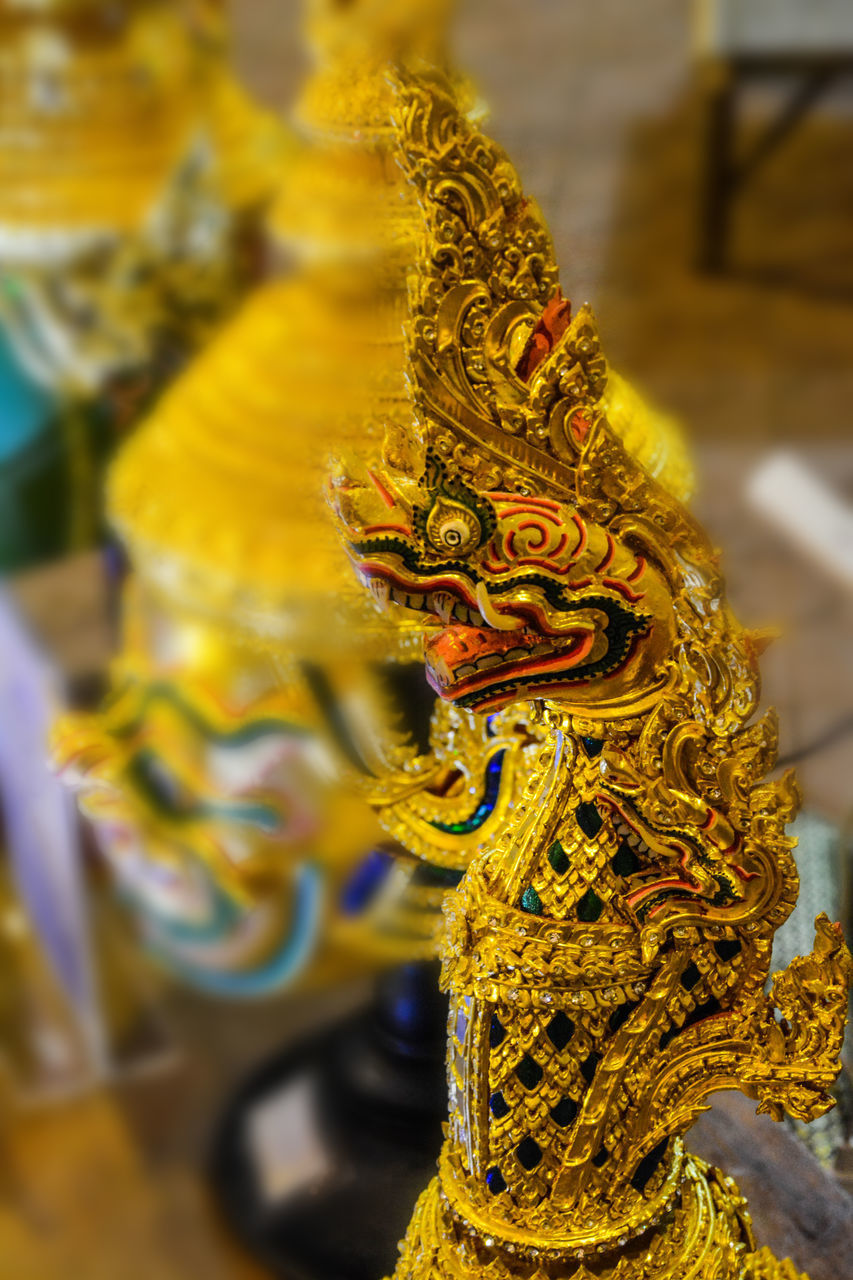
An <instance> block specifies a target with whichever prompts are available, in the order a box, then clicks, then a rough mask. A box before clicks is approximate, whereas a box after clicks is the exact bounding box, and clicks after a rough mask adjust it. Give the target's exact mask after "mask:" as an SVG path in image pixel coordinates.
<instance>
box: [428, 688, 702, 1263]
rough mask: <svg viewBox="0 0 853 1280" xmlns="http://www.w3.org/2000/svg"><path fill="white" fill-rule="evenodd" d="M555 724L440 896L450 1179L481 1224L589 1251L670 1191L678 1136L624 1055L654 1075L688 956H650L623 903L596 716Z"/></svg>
mask: <svg viewBox="0 0 853 1280" xmlns="http://www.w3.org/2000/svg"><path fill="white" fill-rule="evenodd" d="M548 718H549V720H550V724H551V732H550V734H549V735H548V738H547V740H546V742H545V744H544V746H543V749H542V752H541V755H540V759H539V764H538V767H537V769H536V771H535V773H534V775H533V777H532V779H531V783H530V785H529V787H528V790H527V793H526V795H525V796H524V798H523V800H522V802H521V803H520V804H519V805H518V807H517V809H516V812H515V814H514V815H513V818H512V822H511V827H510V829H509V830H508V831H507V832H506V833H505V835H504V838H503V840H502V841H501V843H500V845H499V846H498V849H497V850H496V851H493V852H492V853H490V855H489V856H488V857H482V858H480V859H477V860H475V862H474V864H473V865H472V867H471V869H470V871H469V873H468V875H467V877H466V881H465V882H464V883H463V885H462V887H461V889H460V891H459V893H458V894H457V895H455V897H454V899H452V900H451V902H450V903H449V905H448V908H447V916H448V940H449V945H448V948H447V956H446V960H445V970H444V976H445V982H446V984H447V985H448V986H449V988H450V991H451V997H452V998H451V1023H450V1036H449V1062H448V1070H449V1084H450V1127H449V1131H448V1139H447V1142H446V1144H445V1150H444V1155H443V1182H444V1186H445V1190H446V1191H447V1193H448V1196H449V1197H450V1199H451V1200H453V1199H454V1198H455V1199H456V1201H457V1202H458V1207H459V1209H460V1212H461V1213H462V1215H463V1217H464V1218H465V1219H466V1220H471V1221H473V1222H474V1224H475V1225H477V1224H480V1225H481V1226H482V1229H483V1230H488V1231H489V1234H494V1235H497V1236H500V1237H502V1238H504V1239H506V1240H507V1241H509V1242H515V1243H516V1244H517V1245H518V1246H519V1247H521V1245H522V1244H523V1241H524V1240H525V1239H527V1238H528V1237H529V1238H530V1239H536V1240H538V1241H540V1242H541V1241H542V1239H543V1237H544V1238H546V1239H551V1240H553V1242H554V1246H555V1247H564V1246H565V1243H566V1241H570V1242H572V1241H573V1242H575V1243H578V1242H580V1243H578V1247H582V1242H583V1240H584V1239H589V1240H590V1241H591V1240H596V1241H601V1240H602V1239H603V1238H606V1237H607V1235H608V1234H610V1235H612V1236H613V1238H614V1240H618V1239H619V1237H620V1236H624V1237H625V1238H628V1237H629V1236H632V1235H637V1234H641V1233H642V1231H644V1230H647V1229H649V1227H650V1224H651V1222H652V1220H653V1219H654V1218H655V1217H659V1216H660V1215H661V1214H662V1213H664V1212H665V1210H666V1206H667V1204H668V1203H669V1202H671V1200H672V1198H673V1197H674V1195H675V1188H676V1184H677V1182H678V1179H679V1177H680V1174H681V1164H682V1153H681V1144H680V1142H679V1141H678V1140H677V1137H676V1136H675V1135H674V1134H670V1133H669V1132H668V1130H667V1127H666V1123H665V1120H664V1121H663V1122H662V1123H658V1121H657V1118H655V1120H654V1123H653V1122H652V1117H651V1116H650V1115H649V1114H648V1112H647V1104H648V1101H649V1098H648V1095H647V1093H643V1091H642V1090H641V1091H640V1093H639V1094H638V1093H637V1091H636V1084H634V1083H631V1082H630V1081H629V1076H630V1075H631V1071H630V1070H629V1069H628V1063H629V1062H633V1063H635V1064H636V1065H635V1067H634V1068H633V1070H634V1071H640V1072H641V1073H642V1078H643V1080H644V1088H645V1087H646V1084H650V1083H651V1082H652V1080H653V1077H654V1072H653V1071H651V1070H649V1068H650V1066H651V1064H652V1063H653V1061H654V1059H655V1055H656V1054H657V1053H658V1052H659V1044H660V1040H661V1033H662V1032H663V1031H664V1030H665V1029H666V1027H667V1026H668V1023H667V1022H666V1021H663V1022H662V1021H661V1016H662V1010H663V1007H664V1005H665V1001H666V997H667V994H668V993H670V991H671V988H672V985H673V983H675V984H677V983H678V978H679V972H680V968H679V964H680V966H681V967H682V968H683V963H684V962H683V961H681V962H679V961H674V960H673V958H672V957H670V959H669V960H668V961H665V962H664V963H661V962H660V961H659V960H658V961H656V962H655V963H654V964H653V965H647V964H644V963H643V960H642V956H641V946H640V934H639V931H638V930H637V928H636V925H635V924H634V923H632V921H631V920H630V919H628V918H627V916H626V914H625V913H624V908H623V907H622V906H621V903H620V899H619V892H620V890H621V889H622V888H623V886H624V881H625V877H626V875H628V874H630V872H631V871H632V870H634V869H635V867H636V854H635V853H634V848H633V846H632V844H631V838H632V837H631V836H629V834H628V831H627V829H625V830H624V831H623V830H621V829H620V823H619V821H618V818H617V817H616V815H615V814H614V812H613V811H612V810H611V809H610V808H608V807H606V806H603V805H601V804H599V803H597V801H596V798H595V796H596V787H597V783H598V780H599V779H600V755H601V750H602V746H603V741H604V739H605V738H606V737H607V736H608V729H607V727H603V728H602V730H601V736H600V737H595V738H593V737H592V736H590V735H586V734H584V735H581V734H578V733H576V732H573V731H572V729H571V722H570V721H568V720H567V718H566V717H565V716H560V715H558V714H554V713H552V714H549V717H548ZM646 1072H648V1074H646ZM671 1139H672V1140H671Z"/></svg>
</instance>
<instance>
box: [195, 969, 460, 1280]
mask: <svg viewBox="0 0 853 1280" xmlns="http://www.w3.org/2000/svg"><path fill="white" fill-rule="evenodd" d="M446 1019H447V1003H446V999H445V998H444V997H443V996H442V995H441V994H440V992H439V990H438V966H437V965H435V964H419V965H406V966H404V967H403V968H401V969H398V970H395V971H393V972H392V973H390V974H388V975H386V976H385V977H383V978H382V979H381V980H380V983H379V989H378V992H377V997H376V1000H375V1002H374V1003H373V1004H372V1005H371V1006H369V1007H368V1008H367V1009H366V1010H364V1011H363V1012H361V1013H359V1014H358V1015H356V1016H355V1017H353V1018H351V1019H349V1020H348V1021H347V1022H346V1023H344V1024H343V1025H339V1026H337V1027H334V1028H333V1029H331V1030H330V1031H327V1032H325V1033H323V1034H321V1035H320V1036H318V1037H316V1038H314V1039H312V1040H311V1041H309V1042H306V1043H303V1044H300V1045H297V1046H296V1047H295V1048H292V1049H288V1050H287V1051H285V1052H283V1053H282V1054H281V1055H279V1056H277V1057H276V1058H274V1059H273V1060H272V1061H270V1062H267V1063H265V1064H264V1065H263V1066H262V1067H261V1068H260V1069H259V1070H257V1071H256V1072H255V1073H254V1074H253V1075H252V1076H250V1077H249V1079H248V1080H247V1081H246V1082H245V1083H244V1084H243V1086H242V1087H241V1088H240V1089H239V1091H238V1092H237V1094H236V1095H235V1096H234V1097H233V1098H232V1100H231V1102H230V1103H229V1105H228V1108H227V1110H226V1112H225V1114H224V1115H223V1117H222V1119H221V1121H220V1124H219V1126H218V1130H217V1133H216V1136H215V1140H214V1144H213V1153H212V1160H211V1175H212V1181H213V1185H214V1188H215V1192H216V1195H217V1198H218V1200H219V1203H220V1206H221V1208H222V1210H223V1212H224V1214H225V1217H226V1218H227V1220H228V1222H229V1224H230V1226H231V1227H232V1229H233V1230H234V1231H235V1232H236V1234H237V1235H238V1236H239V1237H240V1238H241V1239H242V1241H243V1242H244V1244H245V1245H246V1246H247V1247H248V1248H249V1250H250V1251H251V1252H252V1253H253V1254H254V1256H255V1257H257V1258H258V1259H259V1260H260V1261H261V1262H262V1263H263V1264H264V1265H266V1266H267V1267H268V1268H269V1269H270V1271H271V1272H272V1274H273V1275H275V1276H280V1277H282V1280H380V1278H381V1277H382V1276H383V1275H387V1274H389V1273H390V1272H391V1271H392V1270H393V1267H394V1264H395V1260H396V1254H397V1242H398V1240H399V1239H400V1237H401V1236H402V1235H403V1234H404V1232H405V1229H406V1226H407V1224H408V1221H409V1218H410V1216H411V1212H412V1207H413V1205H414V1203H415V1200H416V1199H417V1196H418V1195H419V1193H420V1192H421V1191H422V1190H423V1188H424V1187H425V1186H426V1184H427V1182H428V1181H429V1179H430V1178H431V1177H432V1175H433V1173H434V1171H435V1163H436V1159H437V1157H438V1152H439V1149H440V1146H441V1137H442V1133H441V1125H442V1122H443V1120H444V1118H445V1115H446V1110H447V1100H446V1086H445V1070H444V1055H445V1040H446ZM289 1089H290V1090H295V1091H298V1092H295V1093H294V1095H293V1096H294V1097H297V1096H298V1097H300V1098H301V1097H304V1096H310V1098H311V1104H310V1106H309V1107H307V1108H306V1109H305V1110H306V1111H309V1112H310V1115H309V1116H308V1117H307V1124H308V1128H309V1129H310V1131H311V1132H310V1134H309V1137H308V1141H307V1150H308V1153H309V1154H308V1155H304V1156H302V1157H301V1156H300V1151H299V1149H298V1148H299V1145H300V1141H301V1143H302V1148H303V1150H305V1134H304V1132H303V1134H302V1138H301V1139H300V1140H298V1141H297V1144H296V1146H297V1149H296V1150H294V1151H293V1153H292V1156H291V1157H287V1158H288V1159H292V1160H293V1161H294V1162H295V1166H296V1167H295V1168H294V1170H293V1173H294V1181H295V1182H299V1181H300V1177H299V1168H298V1165H299V1161H300V1158H303V1159H304V1162H305V1165H306V1169H308V1167H309V1166H311V1167H314V1168H315V1169H316V1170H318V1171H317V1172H316V1174H315V1176H313V1177H312V1176H311V1175H310V1174H309V1175H308V1176H307V1178H306V1179H305V1180H304V1181H302V1182H301V1185H297V1186H294V1188H293V1190H292V1191H288V1192H287V1193H286V1194H284V1195H283V1196H274V1197H270V1196H269V1195H267V1194H265V1192H264V1186H263V1179H262V1176H261V1172H260V1168H259V1164H258V1161H257V1158H256V1152H255V1151H253V1148H252V1143H251V1140H250V1133H251V1129H252V1125H253V1123H254V1124H255V1125H257V1123H258V1111H257V1108H258V1107H260V1108H262V1109H266V1108H268V1107H269V1104H270V1103H272V1104H273V1105H274V1104H275V1100H276V1098H284V1097H286V1096H287V1092H288V1090H289ZM303 1091H304V1092H303ZM265 1113H266V1114H269V1112H268V1111H266V1112H265ZM253 1115H254V1121H253ZM286 1145H287V1140H286V1137H285V1139H284V1141H283V1146H284V1147H286Z"/></svg>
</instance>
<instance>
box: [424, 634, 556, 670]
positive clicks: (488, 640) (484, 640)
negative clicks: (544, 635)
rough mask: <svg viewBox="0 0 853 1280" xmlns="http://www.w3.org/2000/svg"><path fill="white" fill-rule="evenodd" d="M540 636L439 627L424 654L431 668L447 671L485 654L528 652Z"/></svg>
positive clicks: (427, 644)
mask: <svg viewBox="0 0 853 1280" xmlns="http://www.w3.org/2000/svg"><path fill="white" fill-rule="evenodd" d="M540 640H541V637H540V636H536V635H534V634H533V633H532V632H525V631H495V630H493V629H492V628H491V627H466V626H458V627H442V629H441V630H440V631H439V632H437V633H436V634H435V635H431V636H429V638H428V639H427V640H426V642H425V645H424V653H425V655H426V657H427V660H428V661H429V662H430V664H431V665H433V666H437V665H442V666H444V667H446V668H448V669H450V670H453V669H454V668H455V667H459V666H462V664H463V663H466V662H471V661H473V660H475V659H476V658H480V657H482V656H483V654H485V653H497V654H501V653H507V652H508V651H509V650H511V649H520V648H531V647H532V646H533V645H535V644H536V643H537V642H538V641H540Z"/></svg>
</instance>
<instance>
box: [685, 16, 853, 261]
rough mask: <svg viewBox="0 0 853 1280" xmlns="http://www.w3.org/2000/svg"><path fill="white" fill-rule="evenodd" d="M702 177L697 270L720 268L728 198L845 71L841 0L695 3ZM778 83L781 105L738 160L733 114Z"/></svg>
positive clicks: (851, 30) (850, 61)
mask: <svg viewBox="0 0 853 1280" xmlns="http://www.w3.org/2000/svg"><path fill="white" fill-rule="evenodd" d="M695 9H696V47H697V54H698V58H699V69H700V74H699V80H700V95H701V99H702V120H703V124H702V134H703V136H702V151H703V174H702V187H701V197H700V199H701V204H700V215H699V234H698V240H699V243H698V264H699V266H700V267H701V268H702V269H704V270H706V271H720V270H721V269H723V268H724V267H725V265H726V261H727V250H728V244H729V232H730V228H731V218H732V210H733V204H734V199H735V197H736V196H737V194H738V193H739V192H740V191H741V190H742V189H743V187H744V186H745V185H746V183H747V182H748V181H749V180H750V178H751V177H752V175H753V174H754V173H755V172H756V170H757V169H758V167H759V166H760V165H761V164H762V163H763V162H764V160H766V159H767V157H768V156H769V155H770V154H771V153H772V152H773V151H774V150H775V149H776V148H777V147H778V146H779V144H780V143H782V142H783V141H784V140H785V138H786V137H787V136H788V135H789V133H790V132H791V130H792V129H793V128H794V127H795V126H796V125H797V123H798V121H800V120H801V119H802V117H803V116H804V115H805V113H806V112H807V111H808V110H809V109H810V108H811V107H812V106H814V104H815V103H816V102H817V101H818V99H819V98H820V97H821V96H822V94H824V93H825V92H826V90H827V89H828V88H829V87H830V86H831V85H833V84H835V82H836V81H837V79H838V78H839V76H841V75H843V74H849V73H851V72H853V5H851V4H850V2H849V0H695ZM780 77H784V78H785V79H787V80H789V81H790V82H791V83H792V85H793V88H792V91H791V94H790V97H789V98H788V100H787V101H786V102H785V103H784V105H783V106H782V108H781V109H780V111H779V113H778V114H777V115H776V116H775V117H774V118H773V119H772V120H771V122H770V123H769V124H768V125H767V126H766V128H765V130H764V132H763V133H762V134H761V136H760V137H759V138H758V139H757V140H756V141H755V143H754V144H753V145H752V147H751V148H750V149H749V150H748V151H747V152H746V154H744V155H740V156H739V155H738V125H739V112H740V106H741V102H742V99H743V95H744V91H745V90H746V89H747V88H748V87H749V86H750V85H752V84H755V83H756V82H760V81H765V82H766V81H768V80H771V79H778V78H780Z"/></svg>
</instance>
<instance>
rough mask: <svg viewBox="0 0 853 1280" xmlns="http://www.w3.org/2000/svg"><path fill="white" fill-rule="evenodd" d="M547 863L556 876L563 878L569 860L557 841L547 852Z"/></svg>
mask: <svg viewBox="0 0 853 1280" xmlns="http://www.w3.org/2000/svg"><path fill="white" fill-rule="evenodd" d="M548 861H549V862H550V864H551V866H552V867H553V868H554V870H555V871H556V873H557V875H558V876H564V875H565V874H566V872H567V871H568V869H569V859H568V858H567V857H566V851H565V849H564V848H563V846H562V845H561V844H560V841H559V840H555V841H554V843H553V844H552V845H551V848H550V849H549V850H548Z"/></svg>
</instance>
